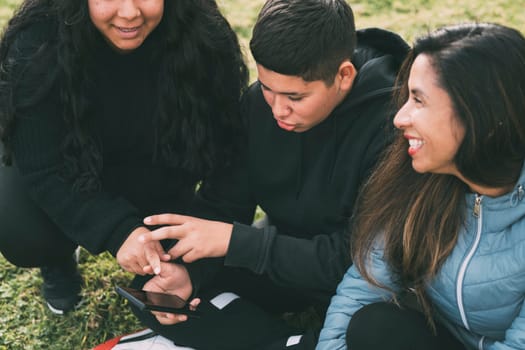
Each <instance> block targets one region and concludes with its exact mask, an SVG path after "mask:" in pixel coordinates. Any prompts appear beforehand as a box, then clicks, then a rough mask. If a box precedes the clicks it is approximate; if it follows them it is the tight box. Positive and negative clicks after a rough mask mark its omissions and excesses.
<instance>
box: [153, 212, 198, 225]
mask: <svg viewBox="0 0 525 350" xmlns="http://www.w3.org/2000/svg"><path fill="white" fill-rule="evenodd" d="M189 218H190V217H189V216H185V215H179V214H158V215H151V216H148V217H146V218H144V223H145V224H146V225H182V224H184V223H185V222H186V221H188V219H189Z"/></svg>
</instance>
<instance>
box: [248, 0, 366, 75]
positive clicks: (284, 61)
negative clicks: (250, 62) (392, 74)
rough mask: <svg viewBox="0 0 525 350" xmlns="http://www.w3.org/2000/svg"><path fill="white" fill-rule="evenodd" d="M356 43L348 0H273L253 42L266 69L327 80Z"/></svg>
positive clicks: (349, 56)
mask: <svg viewBox="0 0 525 350" xmlns="http://www.w3.org/2000/svg"><path fill="white" fill-rule="evenodd" d="M355 46H356V30H355V23H354V14H353V12H352V9H351V7H350V5H348V4H347V3H346V1H345V0H268V1H267V2H266V3H265V4H264V6H263V8H262V9H261V12H260V13H259V17H258V19H257V22H256V23H255V27H254V29H253V34H252V39H251V41H250V49H251V51H252V54H253V57H254V59H255V61H256V62H257V63H258V64H260V65H262V66H264V67H265V68H266V69H270V70H272V71H274V72H277V73H280V74H284V75H293V76H300V77H301V78H303V79H304V80H305V81H314V80H323V81H324V82H325V83H327V85H331V84H332V82H333V79H334V77H335V74H336V73H337V70H338V69H339V66H340V64H341V63H342V62H343V61H344V60H347V59H348V60H351V59H352V54H353V52H354V49H355Z"/></svg>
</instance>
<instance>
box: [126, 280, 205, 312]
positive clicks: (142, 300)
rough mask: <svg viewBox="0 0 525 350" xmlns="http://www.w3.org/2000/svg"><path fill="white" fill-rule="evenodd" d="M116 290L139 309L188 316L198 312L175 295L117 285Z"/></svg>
mask: <svg viewBox="0 0 525 350" xmlns="http://www.w3.org/2000/svg"><path fill="white" fill-rule="evenodd" d="M116 290H117V293H118V294H120V295H121V296H123V297H124V298H126V299H127V300H129V302H131V303H132V304H133V305H135V306H136V307H138V308H139V309H141V310H151V311H164V312H171V313H175V314H184V315H189V316H195V315H197V314H198V312H197V311H195V310H191V309H190V308H189V305H188V303H187V302H186V301H185V300H184V299H182V298H180V297H178V296H177V295H173V294H165V293H157V292H148V291H144V290H139V289H133V288H127V287H119V286H117V288H116Z"/></svg>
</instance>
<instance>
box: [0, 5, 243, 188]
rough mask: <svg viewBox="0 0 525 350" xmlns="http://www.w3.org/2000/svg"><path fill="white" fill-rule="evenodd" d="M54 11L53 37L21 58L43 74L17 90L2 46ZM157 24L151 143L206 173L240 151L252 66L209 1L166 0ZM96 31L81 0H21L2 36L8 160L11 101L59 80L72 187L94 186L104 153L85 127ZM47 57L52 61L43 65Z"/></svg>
mask: <svg viewBox="0 0 525 350" xmlns="http://www.w3.org/2000/svg"><path fill="white" fill-rule="evenodd" d="M50 18H56V28H55V29H56V37H55V38H54V39H53V42H49V41H48V42H45V43H44V44H43V45H42V46H41V47H40V48H38V49H37V50H34V56H33V57H28V58H27V60H28V62H39V66H40V67H41V68H38V69H40V73H41V74H40V75H38V74H37V76H40V77H41V76H42V75H43V76H45V77H46V78H45V81H44V82H39V84H37V85H38V87H37V88H36V90H37V91H35V93H34V94H31V96H21V97H17V98H16V99H15V98H14V97H13V96H14V85H15V84H14V81H15V80H16V77H15V76H14V75H15V73H13V70H12V69H11V66H12V64H13V62H10V60H9V55H8V53H9V51H10V49H11V48H12V46H13V43H14V42H15V40H16V39H17V37H18V36H19V35H20V33H21V32H23V31H24V30H25V29H26V28H27V27H29V26H31V25H33V24H35V23H38V22H39V21H44V20H47V21H49V19H50ZM156 32H157V37H159V38H160V40H159V43H158V44H156V45H154V46H153V47H152V49H153V50H155V52H153V53H152V55H156V56H157V58H158V62H160V65H159V68H158V70H159V74H158V81H157V83H158V91H159V96H158V99H159V101H158V105H159V116H158V118H156V123H157V125H156V129H157V130H159V132H160V135H159V137H158V140H157V143H158V144H157V150H158V153H159V156H161V157H162V159H163V160H164V161H165V162H166V163H168V164H169V165H170V166H172V167H176V168H179V169H182V170H184V171H187V172H188V173H190V174H192V175H193V176H196V177H198V178H200V179H203V178H205V177H206V176H208V175H209V174H210V173H211V172H212V171H213V170H214V169H217V168H218V167H221V166H223V165H224V164H227V163H228V160H230V159H232V157H234V156H235V154H236V153H237V150H238V147H239V145H240V143H241V140H240V135H243V132H242V130H241V128H242V127H243V122H242V120H241V116H240V115H239V109H238V103H239V99H240V95H241V94H242V92H243V91H244V90H245V89H246V86H247V83H248V70H247V68H246V65H245V63H244V60H243V55H242V52H241V49H240V46H239V43H238V40H237V37H236V34H235V32H234V31H233V30H232V28H231V27H230V25H229V24H228V22H227V20H226V19H225V18H224V17H223V15H222V14H221V13H220V10H219V8H218V6H217V3H216V2H215V0H176V1H175V0H165V2H164V15H163V18H162V20H161V22H160V24H159V26H158V27H157V29H156ZM97 38H98V40H99V38H100V33H99V32H98V31H97V29H96V28H95V27H94V25H93V24H92V22H91V19H90V17H89V8H88V1H87V0H25V1H24V2H23V3H22V4H21V6H20V7H19V8H18V10H17V11H16V12H15V14H14V16H13V17H12V18H11V20H10V21H9V23H8V25H7V26H6V28H5V30H4V33H3V36H2V40H1V42H0V106H1V107H0V139H1V141H2V142H3V144H4V155H3V158H2V159H3V162H4V163H5V164H10V163H11V161H12V150H11V147H10V142H9V141H10V137H11V135H12V133H13V130H14V126H15V123H16V116H17V113H16V111H17V109H18V108H20V107H21V106H27V105H31V104H33V103H36V102H38V101H39V100H40V99H42V98H45V96H46V93H48V92H49V89H50V88H51V86H52V85H53V84H56V83H57V82H58V86H59V89H60V99H61V101H62V103H63V105H62V113H63V116H62V118H63V120H64V122H65V124H66V127H67V135H66V136H65V138H64V140H63V143H62V152H63V156H64V174H65V175H66V176H67V177H68V178H71V179H73V182H74V185H75V187H76V188H77V189H78V190H81V191H85V190H88V191H90V190H95V189H97V188H99V186H100V181H99V175H100V172H101V169H102V154H101V152H100V150H99V149H98V147H97V145H96V143H95V142H94V140H93V137H92V136H91V135H89V133H88V132H87V131H86V127H85V125H86V123H87V121H88V120H89V119H90V117H91V115H90V113H89V110H90V105H91V104H93V103H94V102H93V101H90V100H89V99H88V98H87V97H86V96H88V94H86V93H85V90H86V89H87V86H88V84H89V74H90V68H89V67H90V64H91V62H90V60H89V57H90V55H91V53H92V52H91V50H93V48H94V47H95V45H96V44H95V43H96V42H97ZM45 62H56V63H55V64H53V65H52V67H49V66H46V63H45ZM33 65H34V63H33ZM31 69H37V68H31ZM42 72H45V74H42Z"/></svg>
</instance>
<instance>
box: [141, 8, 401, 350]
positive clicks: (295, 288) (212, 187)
mask: <svg viewBox="0 0 525 350" xmlns="http://www.w3.org/2000/svg"><path fill="white" fill-rule="evenodd" d="M356 43H357V46H356ZM250 48H251V51H252V53H253V56H254V58H255V61H256V64H257V72H258V81H257V82H255V83H254V84H253V85H252V86H251V87H250V88H249V90H248V91H247V92H246V93H245V94H244V97H243V101H242V112H243V115H245V116H247V118H248V128H249V130H248V135H249V139H248V143H247V145H246V147H245V151H246V152H245V155H244V162H243V163H242V164H239V166H238V168H237V170H235V171H232V172H231V173H230V174H229V176H228V177H227V178H224V179H222V181H219V182H208V183H206V184H203V185H202V186H201V188H200V190H199V200H198V202H197V203H196V211H195V213H199V215H198V216H200V217H205V218H207V219H209V220H204V219H200V218H196V217H189V216H183V215H178V214H163V215H157V216H153V217H148V218H146V219H145V223H146V224H148V225H167V226H164V227H162V228H159V229H157V230H155V231H152V232H151V233H148V234H145V235H143V237H142V240H143V241H145V242H149V241H151V240H161V239H174V240H177V243H176V244H175V245H174V246H173V248H171V249H170V250H169V254H170V255H171V257H172V258H173V259H176V258H179V257H182V261H183V262H184V263H190V264H189V265H191V264H208V265H209V266H212V265H213V266H214V268H210V269H209V270H208V272H209V275H205V276H203V275H199V276H197V275H195V274H192V273H187V272H186V270H185V268H184V267H183V265H180V264H174V263H171V264H166V265H169V266H171V267H169V266H168V267H163V269H162V270H163V273H161V274H160V275H158V276H155V277H153V278H152V279H150V280H148V281H146V279H145V278H142V277H137V279H136V280H135V281H134V283H133V285H134V286H135V287H143V288H144V289H147V290H152V291H160V292H167V293H174V294H181V292H182V294H184V296H185V297H188V296H189V295H190V294H191V295H192V296H199V297H200V298H201V300H203V301H202V302H201V303H200V305H199V309H200V310H201V312H202V317H201V318H200V319H189V320H188V319H187V317H186V316H183V315H173V314H166V313H156V314H155V315H154V316H155V317H154V316H152V315H151V314H149V313H142V312H140V311H138V310H135V312H136V313H137V315H138V316H139V318H140V319H141V320H142V321H143V322H144V324H145V325H147V326H149V327H150V328H152V329H154V330H155V331H157V332H159V333H160V334H162V335H163V336H165V337H168V338H169V339H172V340H173V341H174V342H175V343H176V344H180V345H184V346H190V347H195V348H197V349H199V350H201V349H228V350H233V349H257V348H261V349H282V348H286V344H288V345H290V348H305V349H313V348H314V346H315V343H316V341H315V340H316V332H315V331H313V332H306V333H305V334H303V333H304V332H305V330H304V329H294V328H292V327H290V326H288V324H285V323H284V322H283V321H282V319H280V318H278V317H274V316H275V315H276V314H282V313H283V312H296V311H301V310H305V309H308V307H312V306H314V307H315V308H316V309H317V310H319V311H320V313H321V314H324V311H325V309H326V307H327V305H328V303H329V301H330V297H331V296H332V295H333V294H334V293H335V289H336V286H337V285H338V283H339V282H340V280H341V279H342V276H343V274H344V272H345V270H346V269H347V268H348V266H349V264H350V263H351V262H350V259H349V256H348V253H347V251H348V249H347V248H348V243H347V242H348V232H346V227H347V225H348V221H349V218H350V217H351V215H352V210H353V206H354V203H355V200H356V196H357V195H358V192H359V188H360V186H361V185H362V184H363V182H364V181H366V179H367V177H368V175H369V173H370V171H371V169H372V167H373V166H374V164H375V163H376V160H377V159H378V156H379V154H380V153H381V151H382V150H383V149H384V148H385V146H386V144H387V143H388V142H389V140H390V134H391V132H390V131H391V130H390V128H391V125H392V124H391V120H392V117H393V115H394V113H395V111H394V109H393V103H392V101H391V95H392V92H393V90H394V89H395V84H394V82H395V77H396V74H397V71H398V69H399V66H400V63H401V61H402V60H403V58H404V57H405V55H406V53H407V51H408V45H407V44H406V43H405V42H404V41H403V40H402V39H401V38H400V37H399V36H397V35H396V34H394V33H391V32H387V31H384V30H380V29H376V28H370V29H365V30H359V31H357V32H356V30H355V27H354V18H353V14H352V10H351V8H350V6H349V5H348V4H347V3H346V2H345V1H344V0H269V1H267V2H266V4H265V5H264V6H263V8H262V10H261V12H260V14H259V17H258V20H257V22H256V24H255V27H254V29H253V36H252V39H251V42H250ZM257 205H258V206H260V207H261V208H262V210H263V211H264V212H265V214H266V217H267V219H268V221H269V224H268V225H266V226H265V227H262V228H258V227H255V226H252V225H247V224H243V223H241V222H247V221H248V222H250V220H251V219H252V218H253V215H254V211H255V209H256V206H257ZM378 205H381V203H378ZM234 220H237V221H236V222H233V223H230V222H232V221H234ZM202 258H207V259H202ZM210 258H214V259H210ZM220 264H222V265H221V266H218V265H220ZM189 265H188V266H189ZM170 270H171V273H170ZM201 271H202V270H201ZM189 290H191V293H189V292H188V291H189ZM229 293H234V294H229ZM208 300H211V302H208ZM181 321H186V322H181ZM294 335H298V336H297V337H293V336H294Z"/></svg>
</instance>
